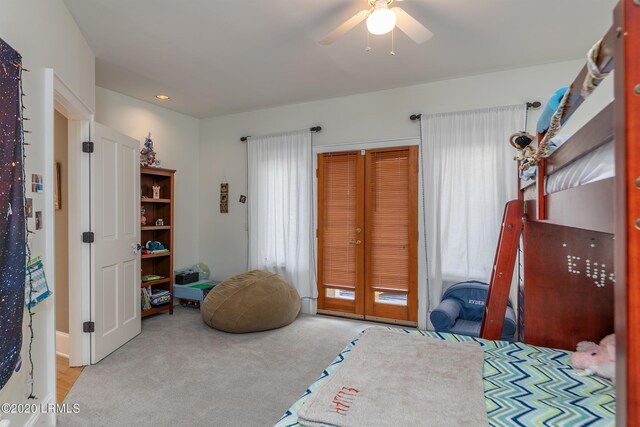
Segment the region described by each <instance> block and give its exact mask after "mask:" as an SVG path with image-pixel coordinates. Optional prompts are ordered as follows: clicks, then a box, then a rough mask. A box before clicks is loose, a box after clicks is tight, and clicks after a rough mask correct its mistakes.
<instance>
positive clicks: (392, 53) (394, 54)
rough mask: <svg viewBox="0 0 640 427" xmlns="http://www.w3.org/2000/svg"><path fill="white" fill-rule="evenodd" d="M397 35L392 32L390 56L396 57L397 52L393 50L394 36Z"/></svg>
mask: <svg viewBox="0 0 640 427" xmlns="http://www.w3.org/2000/svg"><path fill="white" fill-rule="evenodd" d="M394 33H395V30H391V52H389V54H390V55H391V56H396V51H395V50H394V49H393V44H394V43H393V34H394Z"/></svg>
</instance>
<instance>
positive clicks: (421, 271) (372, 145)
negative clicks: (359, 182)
mask: <svg viewBox="0 0 640 427" xmlns="http://www.w3.org/2000/svg"><path fill="white" fill-rule="evenodd" d="M412 145H417V146H418V147H420V137H413V138H397V139H381V140H373V141H361V142H351V143H342V144H328V145H315V146H313V156H312V157H313V170H314V171H315V170H317V169H318V154H321V153H331V152H340V151H355V150H374V149H381V148H393V147H405V146H412ZM421 155H422V153H421V152H420V150H419V149H418V233H419V235H418V328H420V329H427V324H428V323H427V309H428V306H429V302H428V301H427V298H428V292H427V264H426V262H425V253H424V250H425V249H424V248H425V241H424V237H425V230H424V227H423V225H424V219H423V216H424V212H423V209H422V194H423V193H422V180H421V179H420V177H421V176H422V171H421V167H422V162H421V161H420V156H421ZM313 177H314V178H313V195H312V197H313V199H312V200H314V205H313V230H314V232H313V235H314V236H315V235H316V233H315V230H316V229H317V228H318V207H317V206H316V205H315V203H316V201H317V200H318V178H317V176H316V173H315V172H314V173H313ZM313 245H314V246H313V248H314V251H313V254H312V257H313V259H312V260H311V261H312V264H311V265H313V266H314V268H315V269H317V259H316V256H315V254H317V253H318V239H317V238H315V239H314V242H313ZM316 279H317V274H315V275H313V280H314V284H315V287H316V289H318V283H317V280H316ZM316 303H317V301H316ZM312 313H313V314H315V313H317V304H315V306H314V307H313V310H312Z"/></svg>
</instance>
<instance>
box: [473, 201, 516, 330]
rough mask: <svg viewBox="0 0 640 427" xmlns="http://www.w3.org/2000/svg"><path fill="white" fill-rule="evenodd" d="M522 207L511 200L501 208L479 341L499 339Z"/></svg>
mask: <svg viewBox="0 0 640 427" xmlns="http://www.w3.org/2000/svg"><path fill="white" fill-rule="evenodd" d="M523 206H524V205H523V202H522V201H518V200H512V201H510V202H508V203H507V205H506V206H505V208H504V216H503V217H502V228H501V229H500V239H499V240H498V248H497V249H496V256H495V259H494V261H493V272H492V273H491V282H489V292H488V293H487V301H486V303H485V307H484V316H482V325H481V326H480V337H481V338H485V339H488V340H499V339H501V337H502V326H503V325H504V314H505V312H506V311H507V302H508V300H509V291H510V290H511V280H512V279H513V269H514V268H515V266H516V257H517V255H518V245H519V244H520V233H521V232H522V216H523V215H524V210H523Z"/></svg>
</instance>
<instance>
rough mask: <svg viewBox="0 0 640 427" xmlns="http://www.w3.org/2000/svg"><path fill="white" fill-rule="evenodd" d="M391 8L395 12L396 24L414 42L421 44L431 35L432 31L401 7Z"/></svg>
mask: <svg viewBox="0 0 640 427" xmlns="http://www.w3.org/2000/svg"><path fill="white" fill-rule="evenodd" d="M391 10H393V11H394V12H395V13H396V17H397V20H396V26H397V27H398V28H399V29H400V30H401V31H402V32H403V33H405V34H406V35H407V36H409V38H410V39H411V40H413V41H414V42H416V43H418V44H422V43H424V42H426V41H428V40H429V39H430V38H431V37H433V33H432V32H431V31H429V30H428V29H427V27H425V26H424V25H422V24H421V23H420V22H418V21H417V20H416V19H415V18H414V17H413V16H411V15H409V14H408V13H407V12H405V11H404V10H402V9H401V8H399V7H394V8H392V9H391Z"/></svg>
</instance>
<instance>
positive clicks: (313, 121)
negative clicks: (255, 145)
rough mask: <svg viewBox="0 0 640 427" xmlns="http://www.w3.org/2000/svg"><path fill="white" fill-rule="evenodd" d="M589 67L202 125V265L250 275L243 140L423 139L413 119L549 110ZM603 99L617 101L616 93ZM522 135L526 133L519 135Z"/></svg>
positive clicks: (433, 86) (492, 77) (426, 87)
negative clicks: (274, 136)
mask: <svg viewBox="0 0 640 427" xmlns="http://www.w3.org/2000/svg"><path fill="white" fill-rule="evenodd" d="M583 65H584V61H583V60H577V61H568V62H561V63H555V64H548V65H542V66H535V67H528V68H521V69H515V70H508V71H501V72H494V73H489V74H483V75H478V76H473V77H466V78H460V79H455V80H447V81H440V82H435V83H427V84H422V85H416V86H410V87H404V88H398V89H392V90H385V91H380V92H372V93H366V94H361V95H354V96H347V97H341V98H334V99H328V100H321V101H314V102H308V103H303V104H297V105H289V106H283V107H276V108H269V109H263V110H258V111H252V112H246V113H239V114H232V115H226V116H219V117H214V118H209V119H204V120H201V127H200V179H199V184H200V193H201V194H202V196H203V197H202V198H201V201H200V207H199V210H200V212H201V214H200V226H199V227H200V229H201V237H200V254H201V257H202V260H203V261H204V262H205V263H207V264H208V265H209V266H210V267H211V268H212V271H213V276H214V277H215V278H218V279H225V278H227V277H229V276H232V275H234V274H237V273H240V272H242V271H244V270H245V269H246V262H247V255H246V254H247V232H246V226H247V214H246V205H242V204H240V203H239V202H238V197H239V195H240V194H246V191H247V167H246V145H245V144H243V143H241V142H240V140H239V138H240V137H241V136H244V135H259V134H268V133H275V132H281V131H286V130H292V129H302V128H309V127H311V126H315V125H321V126H322V132H320V133H319V134H317V135H314V145H315V146H319V145H333V144H349V143H354V142H366V141H373V140H390V139H396V138H407V137H416V136H418V133H419V125H418V123H414V122H411V121H410V120H409V116H410V115H411V114H413V113H422V114H430V113H438V112H450V111H462V110H469V109H477V108H485V107H492V106H501V105H511V104H518V103H524V102H526V101H536V100H537V101H541V102H542V103H543V105H544V104H545V103H546V100H547V99H548V98H549V96H550V95H551V93H552V92H553V91H555V90H556V89H557V88H558V87H560V86H564V85H568V84H570V83H571V81H572V80H573V79H574V78H575V76H576V75H577V73H578V71H579V70H580V68H581V67H582V66H583ZM609 80H611V79H609ZM609 83H610V82H609ZM596 94H597V95H598V96H599V97H601V98H602V97H603V98H605V99H611V98H612V90H610V88H609V89H605V90H602V91H600V93H598V92H597V93H596ZM598 101H599V102H596V103H594V104H596V105H595V106H594V107H592V108H589V107H587V108H585V109H584V110H585V111H584V112H586V113H587V115H588V114H593V112H594V111H596V110H595V109H596V108H598V106H601V105H602V102H600V101H601V100H600V99H599V100H598ZM538 115H539V111H532V112H531V114H530V119H529V130H532V129H534V126H535V122H536V120H537V118H538ZM517 130H520V129H514V131H517ZM505 143H507V142H506V141H505ZM514 174H515V163H514ZM223 176H226V178H227V180H228V182H229V184H230V203H229V213H228V214H221V213H219V209H218V195H217V194H216V192H217V188H218V184H219V183H220V181H221V180H222V178H223Z"/></svg>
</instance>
